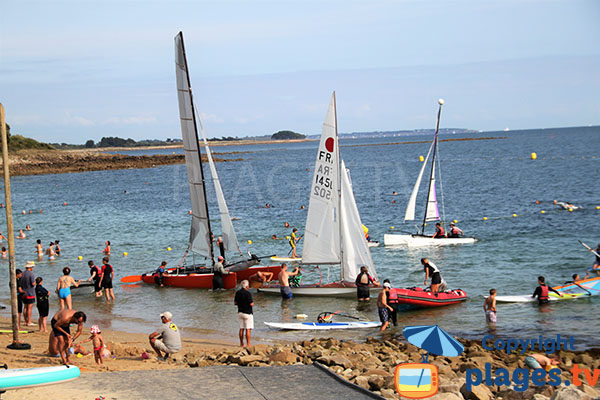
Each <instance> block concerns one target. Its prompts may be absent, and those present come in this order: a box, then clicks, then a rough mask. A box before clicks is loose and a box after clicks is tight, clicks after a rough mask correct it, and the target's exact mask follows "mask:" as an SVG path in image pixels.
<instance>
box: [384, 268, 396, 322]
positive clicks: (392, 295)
mask: <svg viewBox="0 0 600 400" xmlns="http://www.w3.org/2000/svg"><path fill="white" fill-rule="evenodd" d="M386 284H388V285H389V288H390V290H389V291H388V292H387V294H386V296H385V300H386V303H387V304H388V305H389V306H390V307H392V311H390V319H391V320H392V324H393V325H394V326H398V294H397V293H396V291H395V290H394V289H393V288H392V283H391V282H390V280H389V279H384V280H383V285H384V286H385V285H386Z"/></svg>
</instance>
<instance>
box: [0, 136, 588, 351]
mask: <svg viewBox="0 0 600 400" xmlns="http://www.w3.org/2000/svg"><path fill="white" fill-rule="evenodd" d="M459 138H470V139H479V138H487V139H484V140H467V141H446V139H459ZM430 140H431V137H430V136H427V135H426V136H423V135H415V136H401V137H400V136H398V137H386V138H372V139H342V140H341V142H340V144H341V154H342V157H343V159H344V160H345V162H346V166H347V167H348V168H349V169H350V173H351V176H352V183H353V188H354V192H355V197H356V202H357V205H358V209H359V211H360V214H361V218H362V221H363V223H364V224H365V225H366V226H368V227H369V232H370V234H371V236H372V238H373V239H376V240H379V241H381V242H382V244H383V235H384V234H385V233H388V232H400V231H411V232H414V231H415V227H414V225H413V224H412V223H411V224H403V222H402V220H403V216H404V211H405V207H406V203H407V201H408V197H409V195H410V192H411V191H412V187H413V185H414V183H415V180H416V177H417V174H418V172H419V169H420V167H421V165H422V164H421V162H420V161H419V156H425V155H426V154H427V150H428V149H429V146H430ZM440 140H441V143H440V145H439V154H440V159H441V166H442V168H441V185H440V182H439V177H438V187H440V186H443V200H444V204H445V207H444V210H443V211H444V212H445V215H446V220H447V221H451V220H454V219H456V220H457V221H458V223H457V225H458V226H459V227H460V228H461V229H463V230H464V232H465V235H467V236H474V237H476V238H477V239H478V241H477V243H475V244H473V245H463V246H447V247H441V248H419V249H407V248H384V247H383V245H382V246H381V247H379V248H373V249H372V255H373V259H374V261H375V266H376V268H377V272H378V275H379V279H380V280H383V279H385V278H389V279H390V280H391V281H392V284H393V285H394V286H395V287H412V286H419V285H422V284H423V280H424V274H423V269H422V267H421V265H420V263H419V260H420V258H422V257H428V258H429V259H430V260H431V261H433V262H434V263H435V264H436V265H437V266H438V267H439V268H440V269H441V271H442V275H443V277H444V278H445V279H446V281H447V282H448V285H449V287H450V288H461V289H463V290H465V291H466V292H467V294H468V296H469V299H468V300H467V301H466V302H465V303H463V304H460V305H456V306H451V307H444V308H439V309H427V310H420V311H410V312H403V313H400V314H399V327H397V328H393V329H391V331H389V332H388V333H386V334H385V335H400V334H401V332H402V327H404V326H406V325H429V324H438V325H440V326H441V327H443V328H444V329H445V330H447V331H448V332H450V333H452V334H453V335H456V336H462V337H468V338H481V337H482V336H483V335H484V334H486V333H488V332H489V329H490V328H488V326H487V325H486V323H485V317H484V313H483V310H482V304H483V300H484V297H483V296H484V295H486V294H487V293H488V291H489V289H491V288H496V289H497V290H498V295H514V294H531V293H533V291H534V289H535V287H536V286H537V283H536V282H537V276H538V275H543V276H545V277H546V279H547V280H548V281H549V282H550V284H551V285H559V284H562V283H563V282H564V281H567V280H569V279H570V278H571V275H572V274H573V273H579V274H582V275H583V274H585V271H586V269H588V268H590V267H591V266H592V264H593V256H592V255H591V254H590V253H589V252H588V251H586V249H585V248H583V247H582V246H581V244H580V243H579V242H578V240H582V241H583V242H585V243H587V244H589V245H590V246H593V247H595V246H596V245H597V244H598V242H599V241H600V231H599V229H598V221H599V217H600V209H597V207H598V206H600V189H599V187H598V176H600V156H599V154H598V150H599V149H600V127H584V128H562V129H541V130H528V131H510V132H483V133H477V134H456V135H450V134H448V135H442V136H440ZM317 145H318V143H317V142H316V141H314V142H302V143H281V144H264V145H246V146H228V147H215V148H214V151H215V152H216V153H217V154H216V157H220V158H229V159H237V158H242V159H243V160H242V161H233V162H221V163H218V164H217V169H218V172H219V175H220V179H221V183H222V186H223V190H224V192H225V197H226V199H227V201H228V205H229V209H230V212H231V214H232V216H234V217H235V218H236V219H237V220H236V221H234V225H235V227H236V230H237V233H238V236H239V238H240V242H241V243H242V247H243V248H246V249H248V250H250V251H252V252H253V253H255V254H258V255H271V254H277V255H281V256H285V255H286V254H288V250H289V245H288V244H287V242H286V241H285V240H277V241H274V240H272V239H270V237H271V235H273V234H275V235H277V236H278V237H284V236H286V235H289V234H290V232H291V230H290V229H286V228H285V227H284V223H285V222H288V223H289V224H290V225H292V226H295V227H298V228H299V230H300V232H303V229H304V224H305V220H306V210H305V209H304V210H303V209H301V206H302V205H305V206H308V196H309V190H310V182H311V179H312V173H313V171H312V169H313V166H314V161H315V157H316V149H317ZM161 151H162V152H169V153H170V152H172V151H174V150H172V149H169V150H156V151H136V152H130V153H132V154H153V153H159V152H161ZM175 151H176V152H181V149H176V150H175ZM232 152H240V153H235V154H231V153H232ZM533 152H535V153H536V154H537V159H536V160H532V159H531V157H530V155H531V153H533ZM219 153H227V154H219ZM205 174H209V171H208V168H206V169H205ZM207 176H208V175H207ZM11 185H12V186H11V187H12V201H13V210H14V225H15V233H16V232H18V229H20V228H24V227H25V225H27V224H29V225H31V227H32V231H30V232H27V234H28V237H27V239H25V240H16V259H17V266H18V267H22V266H23V265H24V264H25V263H26V261H28V260H33V259H34V257H35V252H34V246H35V241H36V239H41V240H42V243H43V245H44V247H47V246H48V244H49V243H50V242H51V241H54V240H56V239H59V240H60V244H61V247H62V255H61V256H60V257H58V259H57V260H55V261H47V260H44V261H41V262H39V263H36V267H35V269H34V272H35V273H36V275H39V276H42V277H44V280H45V286H46V287H48V288H51V289H53V288H55V285H56V281H57V279H58V277H59V276H60V275H61V270H62V268H63V267H65V266H68V267H70V268H71V269H72V270H73V273H72V275H73V276H74V277H75V278H87V277H88V276H89V272H88V267H87V261H88V260H94V261H95V262H96V263H97V264H100V262H101V258H102V249H103V248H104V242H105V241H106V240H110V241H111V243H112V253H113V255H112V257H111V264H112V265H113V267H114V268H115V273H116V277H117V279H116V281H117V282H116V287H115V294H116V301H115V302H114V304H113V303H110V304H107V303H106V301H105V300H104V299H95V298H94V297H93V296H74V298H73V303H74V306H75V308H76V309H81V310H83V311H85V312H86V313H88V316H89V317H88V323H90V324H98V325H99V326H100V327H101V328H107V329H117V330H126V331H135V332H151V331H152V329H153V328H154V327H156V326H157V325H158V324H159V323H160V319H159V314H160V313H161V312H163V311H167V310H168V311H171V312H172V313H173V314H174V321H175V322H176V323H177V324H178V325H180V326H181V328H182V330H183V332H184V334H185V335H189V336H194V337H198V336H202V337H207V338H225V339H228V340H229V339H231V340H235V338H236V337H237V330H238V326H237V315H236V311H237V310H236V308H235V306H234V305H233V296H234V291H223V292H216V293H213V292H211V291H207V290H185V289H176V288H157V287H154V286H150V285H125V284H121V283H120V282H118V279H119V278H120V277H123V276H126V275H131V274H138V273H143V272H147V271H149V270H153V269H155V268H156V267H157V266H158V265H159V264H160V262H161V261H162V260H166V261H167V262H168V265H169V266H174V265H176V263H177V262H178V260H179V259H180V258H181V257H182V255H183V253H184V251H185V249H186V246H187V241H188V237H189V224H190V216H189V214H188V210H189V209H190V199H189V191H188V187H187V173H186V169H185V166H184V165H171V166H163V167H157V168H150V169H130V170H119V171H97V172H85V173H72V174H56V175H40V176H21V177H14V178H12V180H11ZM425 186H426V185H423V187H425ZM207 192H208V196H209V198H210V204H209V205H210V207H211V210H213V211H212V217H211V219H212V218H214V220H213V221H212V223H213V224H214V225H215V226H216V228H214V231H215V232H217V233H218V221H217V217H218V212H217V207H216V201H215V200H214V190H213V188H212V186H211V185H207ZM393 192H397V195H396V196H393V195H392V193H393ZM441 198H442V196H441V195H439V196H438V199H440V200H441ZM555 199H556V200H559V201H560V200H562V201H569V202H572V203H574V204H576V205H578V206H581V207H582V209H581V210H578V211H573V212H568V211H564V210H561V209H559V208H557V206H555V205H553V204H552V201H553V200H555ZM536 201H537V202H539V204H537V203H536ZM64 202H67V205H66V206H64V205H63V203H64ZM424 202H425V193H424V192H421V194H420V197H419V198H418V200H417V221H418V220H420V219H421V218H422V215H423V205H424ZM266 203H269V204H270V205H271V207H270V208H265V204H266ZM22 210H26V214H25V215H22V214H21V211H22ZM29 210H32V211H33V213H32V214H29V213H28V211H29ZM40 210H42V212H41V213H40ZM1 211H2V212H1V213H0V223H1V225H0V226H2V229H1V230H2V232H3V233H4V234H6V230H5V226H6V225H5V214H4V209H2V210H1ZM541 211H545V213H541ZM440 212H442V210H441V209H440ZM513 214H515V215H516V216H513ZM484 217H485V218H487V220H484ZM392 227H393V229H392ZM248 241H251V244H249V243H250V242H248ZM3 245H6V242H4V243H3ZM169 247H170V248H171V249H172V250H171V251H168V250H167V248H169ZM301 247H302V246H301V245H300V251H301ZM124 252H126V253H128V255H127V256H124V255H123V253H124ZM79 256H81V257H82V261H79V260H78V257H79ZM265 262H268V258H267V259H266V260H265ZM0 268H1V269H2V270H3V272H2V274H3V277H4V278H5V279H4V282H5V283H6V282H8V262H7V261H6V260H2V261H0ZM311 271H312V269H311V268H307V270H306V273H305V275H304V279H305V280H306V281H311V280H312V281H314V280H315V279H316V280H318V277H315V275H318V273H317V272H313V273H311ZM322 271H323V280H327V279H329V280H334V279H336V278H337V277H338V276H339V275H338V274H339V272H338V271H337V270H335V268H332V269H331V270H329V272H328V270H327V268H326V267H323V268H322ZM8 299H9V289H8V284H5V285H2V287H1V288H0V302H2V303H4V304H8V303H9V300H8ZM254 299H255V325H256V326H255V330H254V333H253V336H255V337H256V338H258V339H259V340H261V341H263V342H272V341H278V340H297V339H306V338H311V337H313V336H323V333H313V332H279V331H269V330H268V329H267V328H266V326H264V325H263V322H264V321H270V322H279V321H289V322H293V321H295V319H294V317H295V315H296V314H307V315H308V320H309V321H315V320H316V317H317V315H318V314H319V313H320V312H323V311H330V312H333V311H337V310H341V311H342V312H343V313H344V314H348V315H353V316H357V317H361V318H364V319H368V320H375V319H377V307H376V304H375V301H374V299H373V300H372V301H371V302H370V303H369V304H358V303H357V301H356V300H355V299H328V298H295V299H294V300H293V301H283V300H281V299H280V298H279V297H277V296H270V295H265V294H262V293H259V294H256V293H255V294H254ZM52 304H53V309H52V310H51V313H53V312H54V311H56V310H57V304H56V303H54V302H53V303H52ZM599 306H600V296H597V297H590V298H583V299H578V300H569V301H559V302H553V303H552V304H550V305H549V306H547V307H542V308H540V307H538V306H537V305H534V304H506V305H505V304H499V305H498V324H497V326H496V329H495V334H497V335H498V336H501V337H517V338H529V337H536V338H537V337H538V335H539V334H542V335H544V336H547V337H551V336H555V335H556V334H561V335H572V336H574V337H575V344H576V347H577V348H578V349H583V348H587V347H592V346H594V345H597V344H598V339H597V333H598V331H600V320H599V319H598V317H597V311H598V307H599ZM1 313H2V314H1V315H4V316H8V315H9V312H8V311H7V310H2V311H1ZM325 335H334V336H336V337H339V338H344V339H362V338H364V337H366V336H376V337H378V336H381V334H380V333H378V332H377V331H352V332H329V333H326V334H325Z"/></svg>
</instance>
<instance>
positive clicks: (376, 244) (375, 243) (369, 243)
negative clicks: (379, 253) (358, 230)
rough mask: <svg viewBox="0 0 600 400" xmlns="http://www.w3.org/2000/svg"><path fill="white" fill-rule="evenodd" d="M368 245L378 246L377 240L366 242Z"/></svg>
mask: <svg viewBox="0 0 600 400" xmlns="http://www.w3.org/2000/svg"><path fill="white" fill-rule="evenodd" d="M367 245H368V246H369V247H379V242H367Z"/></svg>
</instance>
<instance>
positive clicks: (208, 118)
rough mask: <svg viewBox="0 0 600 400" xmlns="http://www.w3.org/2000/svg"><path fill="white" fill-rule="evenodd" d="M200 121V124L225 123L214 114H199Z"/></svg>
mask: <svg viewBox="0 0 600 400" xmlns="http://www.w3.org/2000/svg"><path fill="white" fill-rule="evenodd" d="M200 120H201V121H202V122H216V123H222V122H225V121H224V120H223V118H221V117H218V116H217V115H215V114H206V113H203V112H201V113H200Z"/></svg>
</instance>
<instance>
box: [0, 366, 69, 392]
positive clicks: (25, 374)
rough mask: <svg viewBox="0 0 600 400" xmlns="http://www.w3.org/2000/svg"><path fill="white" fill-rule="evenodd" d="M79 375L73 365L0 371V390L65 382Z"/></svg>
mask: <svg viewBox="0 0 600 400" xmlns="http://www.w3.org/2000/svg"><path fill="white" fill-rule="evenodd" d="M79 374H80V371H79V368H78V367H76V366H74V365H70V366H69V367H67V366H65V365H61V366H58V367H41V368H19V369H7V370H0V390H9V389H22V388H27V387H33V386H41V385H51V384H54V383H61V382H66V381H70V380H72V379H75V378H78V377H79Z"/></svg>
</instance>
